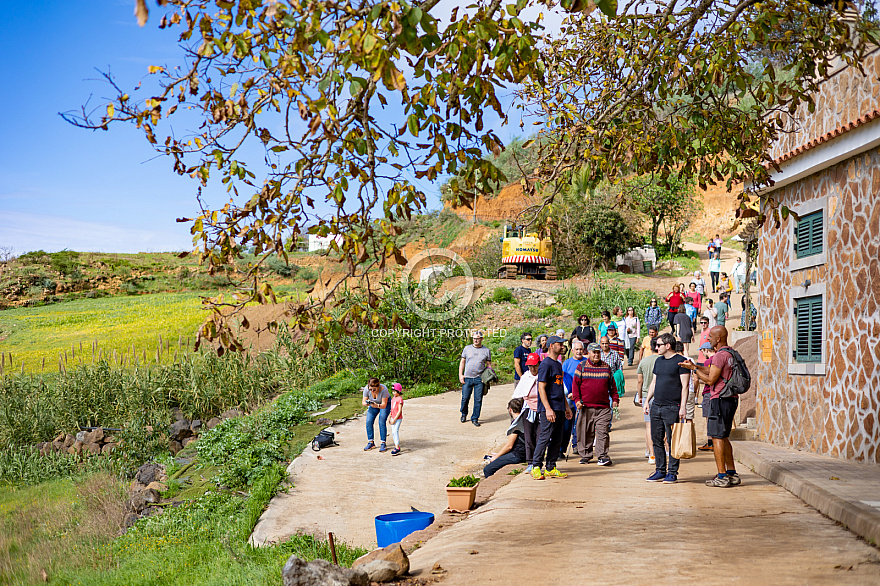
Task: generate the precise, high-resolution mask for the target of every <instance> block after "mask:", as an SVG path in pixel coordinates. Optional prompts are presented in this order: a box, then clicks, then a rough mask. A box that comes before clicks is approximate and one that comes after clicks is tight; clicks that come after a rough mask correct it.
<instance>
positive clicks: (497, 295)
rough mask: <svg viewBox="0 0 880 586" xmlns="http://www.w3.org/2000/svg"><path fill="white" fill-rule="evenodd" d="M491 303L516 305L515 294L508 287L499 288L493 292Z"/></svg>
mask: <svg viewBox="0 0 880 586" xmlns="http://www.w3.org/2000/svg"><path fill="white" fill-rule="evenodd" d="M489 302H490V303H516V298H515V297H514V296H513V292H512V291H511V290H510V289H508V288H507V287H498V288H497V289H495V290H494V291H492V297H490V298H489Z"/></svg>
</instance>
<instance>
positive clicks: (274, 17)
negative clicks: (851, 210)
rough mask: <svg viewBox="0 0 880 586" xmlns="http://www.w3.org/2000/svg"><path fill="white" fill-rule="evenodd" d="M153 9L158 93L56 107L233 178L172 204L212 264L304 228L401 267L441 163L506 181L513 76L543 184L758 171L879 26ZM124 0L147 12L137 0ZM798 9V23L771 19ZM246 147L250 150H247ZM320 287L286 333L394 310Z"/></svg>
mask: <svg viewBox="0 0 880 586" xmlns="http://www.w3.org/2000/svg"><path fill="white" fill-rule="evenodd" d="M157 5H158V12H159V13H160V14H159V15H158V16H157V15H155V14H154V15H153V18H154V19H155V18H158V21H159V27H160V28H172V29H176V30H178V31H179V40H180V47H181V52H180V61H179V62H178V63H176V64H155V65H153V66H151V67H150V68H149V73H150V74H152V75H153V76H155V77H154V78H153V80H155V81H157V82H158V83H157V86H158V89H156V90H152V89H149V90H148V89H145V88H148V87H150V85H149V84H146V85H145V86H143V88H141V89H133V90H125V89H123V87H121V86H120V82H118V81H117V80H115V79H113V78H112V77H111V76H110V75H109V74H107V75H106V78H107V81H108V83H110V84H111V87H112V88H113V90H114V91H115V98H114V99H113V100H112V101H111V102H110V103H108V104H106V106H102V107H101V109H100V111H98V112H88V111H86V110H85V109H83V111H82V112H81V113H80V114H68V115H66V117H67V119H68V120H69V121H71V122H73V123H74V124H77V125H79V126H83V127H87V128H102V129H107V128H109V127H110V126H111V125H116V124H120V123H122V124H125V123H128V124H133V125H136V126H137V127H138V128H140V129H141V131H142V132H143V133H144V136H145V138H146V140H148V141H149V142H150V143H152V144H153V145H155V148H156V149H157V150H158V152H160V153H161V154H163V155H166V156H167V157H168V158H169V160H170V161H171V165H172V168H173V170H174V171H175V172H176V173H179V174H182V175H190V176H192V177H193V178H194V179H195V180H196V181H197V182H199V184H200V185H201V186H204V185H208V183H209V181H215V180H219V181H221V182H222V184H223V185H225V186H226V188H227V189H228V190H229V193H230V200H229V202H228V203H227V204H226V205H225V206H222V207H220V208H219V209H204V210H203V212H202V213H201V214H200V215H199V216H198V217H196V218H191V219H184V220H185V221H189V222H191V223H192V234H193V238H194V244H195V246H196V251H197V252H198V254H199V255H200V258H201V259H202V260H203V261H205V262H207V263H209V265H210V267H212V268H215V267H220V266H222V265H223V264H225V263H228V262H230V261H231V260H232V259H233V258H234V257H235V256H236V255H238V254H239V253H240V251H242V250H243V249H244V248H246V247H253V250H254V251H255V253H257V254H262V255H271V254H275V253H277V254H281V255H285V254H286V252H287V251H289V250H292V247H293V246H294V245H295V242H296V240H297V238H298V237H299V236H300V235H301V234H303V233H305V232H308V233H309V234H317V235H328V234H338V235H340V236H341V241H340V242H338V243H336V242H334V243H333V244H332V247H333V251H334V253H336V254H338V255H339V258H340V260H341V262H342V263H344V265H345V266H346V267H347V272H348V275H349V276H351V277H355V278H357V277H361V276H363V275H364V274H365V273H366V271H367V270H369V269H371V268H376V267H385V266H386V264H387V263H389V262H391V263H394V262H396V263H404V262H405V259H404V257H403V254H402V253H401V251H400V248H399V247H398V244H397V242H398V236H399V228H398V223H399V222H401V221H404V220H406V219H408V218H409V217H410V216H411V215H412V214H413V213H416V212H418V211H420V210H421V209H423V208H424V206H425V201H426V199H425V193H423V192H422V191H421V190H420V189H419V187H418V186H417V181H418V180H421V179H424V180H429V181H434V180H436V179H438V178H442V177H444V176H452V179H451V180H450V181H449V191H450V193H451V196H450V197H451V199H452V200H453V201H455V202H456V203H460V202H467V201H469V200H471V199H473V198H474V197H475V196H476V195H477V194H478V193H484V192H489V191H491V190H492V188H493V186H494V185H496V184H497V183H498V182H500V181H503V180H505V177H504V175H503V173H502V172H501V171H500V170H499V169H498V167H497V165H496V164H494V163H493V158H491V157H489V158H484V156H483V155H484V153H486V152H489V153H492V154H494V155H495V156H497V155H498V154H500V153H501V151H502V149H503V148H504V147H503V144H502V141H501V139H500V138H499V137H498V135H497V134H496V129H495V128H490V127H487V126H486V116H487V113H488V112H490V111H491V112H493V114H494V116H495V117H497V119H499V120H500V121H501V122H506V121H507V120H508V119H509V117H510V116H511V113H510V112H509V111H508V109H506V108H505V107H504V106H503V105H502V98H501V97H500V96H501V92H502V91H507V92H509V91H511V90H518V91H519V98H520V102H519V106H520V107H522V108H523V109H525V110H526V111H529V112H531V113H533V114H536V115H539V116H541V119H542V120H543V121H544V122H543V123H542V127H541V129H540V131H539V132H540V134H539V139H538V142H539V153H540V156H539V159H540V162H541V164H540V169H539V177H540V179H541V180H542V182H543V185H548V186H553V185H557V184H558V185H564V184H565V183H566V181H565V178H566V177H568V176H569V175H570V173H571V172H572V170H574V169H579V168H581V166H583V165H584V164H585V163H586V164H587V165H588V167H587V168H588V170H589V171H588V173H589V181H590V182H593V183H596V184H597V183H598V182H599V181H602V180H611V181H614V180H615V179H616V178H617V177H619V176H621V175H623V174H628V173H636V174H642V173H657V174H659V175H660V176H666V175H669V174H670V173H671V172H672V171H676V170H677V171H678V172H679V173H682V174H683V175H687V176H690V177H693V178H694V179H695V180H696V181H697V182H698V183H700V184H706V183H713V182H717V181H723V180H727V181H733V180H739V179H742V178H746V177H748V178H750V179H752V180H753V181H755V182H757V183H758V184H760V183H761V182H762V181H766V179H767V171H766V169H765V168H764V166H763V165H764V163H766V162H767V161H766V159H765V155H764V152H765V149H766V147H767V145H768V144H770V142H771V141H772V140H773V139H774V138H775V136H776V133H777V132H779V130H780V128H781V127H782V124H783V122H784V118H785V116H787V115H788V114H790V113H791V112H794V109H795V108H796V107H797V106H798V104H799V103H801V102H802V101H804V100H807V101H808V100H809V99H810V98H809V97H810V92H812V91H813V90H814V89H815V88H816V84H817V83H818V82H819V81H820V80H821V79H822V77H823V76H825V75H826V74H827V73H828V72H829V70H830V67H831V65H832V60H833V59H834V58H835V56H842V57H843V58H844V59H845V60H846V61H848V62H852V63H858V60H859V59H860V57H861V56H862V55H863V53H864V52H865V43H864V42H863V41H874V40H876V32H875V30H874V29H873V28H872V26H869V23H867V21H865V20H863V19H860V18H858V17H856V18H855V19H854V20H853V21H852V22H847V21H846V20H844V18H843V13H842V12H841V10H842V9H843V7H844V6H843V5H842V4H841V5H839V6H837V5H835V6H833V7H829V8H823V9H822V10H815V9H809V8H810V6H811V5H809V4H807V3H805V2H803V0H771V1H766V2H758V1H756V0H733V1H724V0H698V1H695V2H687V3H680V2H679V1H678V0H668V1H665V2H657V1H655V0H652V1H650V2H649V1H648V0H630V1H629V2H628V3H626V4H625V5H618V4H617V2H616V1H615V0H600V1H599V2H598V3H594V2H593V1H592V0H586V1H585V0H563V1H562V3H561V4H559V3H557V2H556V1H555V0H515V1H514V0H510V2H509V3H504V2H501V0H476V1H475V2H474V3H473V4H471V5H469V6H467V7H466V8H463V9H461V10H459V8H458V7H456V8H454V9H452V11H451V14H450V15H449V16H448V17H446V15H445V13H444V14H443V17H442V18H441V16H440V15H441V9H442V8H443V7H442V6H440V5H439V0H426V1H423V2H408V1H406V0H358V1H357V2H354V1H352V0H157ZM557 6H561V7H562V8H563V9H566V10H570V11H573V12H571V13H570V14H569V15H568V17H567V18H566V20H565V21H564V22H563V25H562V28H561V30H559V31H546V30H544V29H543V27H542V24H541V22H542V18H541V17H542V15H541V12H540V10H546V9H551V8H555V7H557ZM596 6H598V8H599V9H600V10H597V11H594V10H593V9H594V8H596ZM136 7H137V9H136V13H137V15H138V19H139V21H141V23H142V24H143V23H144V22H146V19H147V6H146V3H145V1H144V0H136ZM536 9H538V10H536ZM790 22H795V23H797V24H798V26H797V27H795V28H794V29H792V28H791V27H790V26H788V24H786V27H788V28H784V27H783V26H782V24H783V23H790ZM546 32H551V33H553V35H552V38H549V37H544V34H545V33H546ZM758 47H760V48H763V49H765V50H767V49H768V48H769V50H770V51H773V50H775V49H779V51H777V52H778V53H780V54H785V55H793V58H792V59H783V60H782V62H776V61H774V60H771V59H765V60H764V61H762V62H761V68H760V71H759V72H758V73H756V71H755V67H754V63H752V62H750V61H749V58H748V55H750V54H754V51H753V50H754V49H756V48H758ZM783 48H784V49H785V51H782V49H783ZM139 87H140V86H139ZM746 98H749V104H750V105H749V106H748V107H744V106H743V104H744V103H745V99H746ZM193 117H195V121H196V122H197V123H196V124H195V125H194V126H193V124H192V121H193V119H194V118H193ZM175 122H177V124H178V126H177V127H175V126H174V123H175ZM193 127H195V128H197V130H195V131H192V132H189V133H187V132H186V131H184V130H183V129H184V128H193ZM251 144H255V145H257V146H258V147H259V148H260V149H261V152H262V160H256V161H255V160H246V159H245V154H244V153H245V152H246V150H247V148H246V147H247V145H251ZM560 179H562V181H559V180H560ZM537 188H541V183H539V184H538V185H537ZM554 192H555V189H549V190H548V192H547V195H546V198H545V204H549V203H550V202H551V201H552V198H553V197H554V195H555V193H554ZM316 201H318V202H319V204H320V203H321V202H323V204H322V205H324V207H325V209H329V210H330V211H329V212H327V213H319V212H318V211H317V208H318V207H319V206H318V205H317V204H316ZM537 215H538V214H537V213H536V217H537ZM363 286H365V287H367V288H368V287H369V284H368V283H363ZM332 293H333V289H332V288H331V289H329V290H328V292H327V295H326V296H325V297H323V298H322V299H317V300H313V301H309V302H305V303H302V304H300V305H299V306H298V307H297V308H296V309H295V310H294V311H293V312H292V323H291V326H292V328H293V331H294V336H298V337H302V338H303V339H306V340H308V339H310V338H311V339H312V340H313V341H314V342H315V344H314V346H315V347H318V348H322V349H325V348H327V346H328V344H329V342H330V340H332V339H333V338H334V337H338V336H340V335H343V334H345V333H351V332H354V331H357V328H358V324H360V325H364V326H367V327H375V326H379V325H384V324H385V323H387V322H388V321H394V320H395V319H396V316H387V315H384V314H383V313H382V312H380V311H378V307H379V303H378V298H377V297H376V296H375V295H372V294H367V295H365V296H364V298H363V299H364V300H365V301H364V302H363V303H359V304H349V305H347V306H346V307H345V309H344V310H342V309H339V310H335V309H334V305H333V303H335V302H332V301H331V297H330V296H331V295H332ZM271 296H272V295H271V289H270V288H269V287H268V286H265V285H260V284H259V283H257V282H256V280H254V282H253V283H252V286H251V287H250V288H249V290H248V292H247V293H244V292H243V293H242V294H241V295H239V296H237V297H236V298H235V299H233V300H231V301H229V300H227V301H226V302H224V303H219V302H215V309H216V310H217V311H216V312H215V313H214V314H213V316H212V318H211V319H210V320H208V321H207V322H206V324H205V325H204V326H203V328H202V330H201V332H200V334H201V336H203V337H207V338H211V339H213V338H216V337H219V338H220V339H221V342H222V343H223V344H224V345H225V346H226V347H231V348H237V347H238V345H237V342H236V341H235V340H234V338H233V337H232V336H231V335H230V332H229V330H228V323H227V322H228V318H229V315H230V311H229V309H230V308H233V309H234V308H235V307H238V306H241V305H243V304H244V303H246V302H249V301H251V300H254V299H256V300H259V301H265V300H266V299H267V298H271Z"/></svg>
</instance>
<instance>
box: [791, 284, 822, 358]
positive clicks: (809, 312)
mask: <svg viewBox="0 0 880 586" xmlns="http://www.w3.org/2000/svg"><path fill="white" fill-rule="evenodd" d="M794 319H795V340H794V345H793V347H792V358H793V359H794V361H795V362H799V363H805V362H811V363H820V362H822V345H823V337H822V296H821V295H814V296H812V297H801V298H799V299H796V300H795V317H794Z"/></svg>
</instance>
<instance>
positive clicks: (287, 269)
mask: <svg viewBox="0 0 880 586" xmlns="http://www.w3.org/2000/svg"><path fill="white" fill-rule="evenodd" d="M266 268H268V269H269V270H270V271H272V272H273V273H275V274H277V275H280V276H282V277H293V276H296V274H297V272H299V266H297V265H292V264H289V263H287V262H284V259H281V258H279V257H277V256H272V257H270V258H269V259H268V260H267V261H266ZM312 280H314V279H312Z"/></svg>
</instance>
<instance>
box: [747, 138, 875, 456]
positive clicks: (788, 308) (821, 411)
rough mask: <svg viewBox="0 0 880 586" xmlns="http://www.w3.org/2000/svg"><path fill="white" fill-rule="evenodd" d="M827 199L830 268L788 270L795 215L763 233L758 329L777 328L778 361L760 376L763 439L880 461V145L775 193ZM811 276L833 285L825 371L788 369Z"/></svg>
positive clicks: (801, 199)
mask: <svg viewBox="0 0 880 586" xmlns="http://www.w3.org/2000/svg"><path fill="white" fill-rule="evenodd" d="M818 124H819V122H817V125H818ZM829 124H830V123H829ZM826 196H827V197H828V203H827V208H826V210H825V221H826V225H827V261H826V262H825V263H824V264H822V265H819V266H815V267H812V268H805V269H801V270H794V271H790V270H789V260H790V254H791V252H790V251H791V250H792V247H793V242H792V236H791V227H790V226H789V224H790V223H791V222H792V220H791V219H789V220H787V221H784V222H782V224H781V225H780V227H779V228H774V226H773V222H772V221H769V220H768V222H767V223H766V224H765V226H764V230H763V231H762V235H761V240H760V255H759V259H758V267H760V273H759V285H760V287H761V289H762V294H761V296H760V297H759V300H758V301H759V302H758V303H757V304H756V305H758V307H759V309H758V312H759V313H758V329H759V330H766V329H769V330H771V331H772V332H773V338H774V344H773V352H772V360H771V362H769V363H765V362H759V363H758V367H757V369H756V370H757V372H756V373H754V374H757V376H756V377H755V378H756V385H757V402H758V404H757V416H758V425H759V435H760V437H761V439H762V440H764V441H769V442H772V443H775V444H778V445H782V446H788V447H793V448H806V449H809V450H811V451H813V452H818V453H823V454H828V455H832V456H836V457H840V458H847V459H855V460H865V461H870V462H880V421H878V417H880V149H874V150H871V151H868V152H866V153H863V154H861V155H859V156H856V157H853V158H851V159H848V160H846V161H843V162H841V163H839V164H837V165H834V166H832V167H830V168H828V169H825V170H824V171H821V172H818V173H815V174H813V175H811V176H809V177H807V178H806V179H803V180H801V181H798V182H795V183H793V184H791V185H788V186H785V187H782V188H780V189H779V190H778V191H777V192H775V193H774V197H775V198H777V201H779V203H781V204H784V205H787V206H789V207H792V206H797V205H799V204H804V203H807V202H810V201H815V200H816V199H818V198H822V197H826ZM805 279H810V281H811V282H812V283H813V284H819V283H824V284H825V286H826V291H825V296H824V303H823V311H824V312H825V315H826V319H825V331H826V333H827V335H826V345H825V349H824V352H825V364H826V374H824V375H802V374H790V373H789V372H788V370H789V369H788V364H789V362H790V357H791V350H792V349H791V347H790V343H789V327H790V326H791V324H792V320H793V318H794V316H793V309H792V301H791V292H792V290H794V289H796V288H798V287H802V283H804V281H805ZM754 374H753V376H754Z"/></svg>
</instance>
